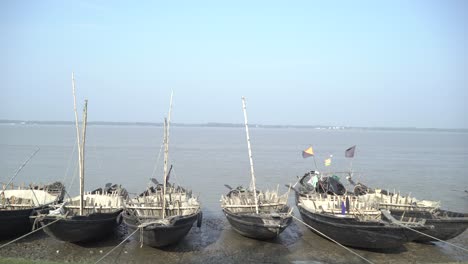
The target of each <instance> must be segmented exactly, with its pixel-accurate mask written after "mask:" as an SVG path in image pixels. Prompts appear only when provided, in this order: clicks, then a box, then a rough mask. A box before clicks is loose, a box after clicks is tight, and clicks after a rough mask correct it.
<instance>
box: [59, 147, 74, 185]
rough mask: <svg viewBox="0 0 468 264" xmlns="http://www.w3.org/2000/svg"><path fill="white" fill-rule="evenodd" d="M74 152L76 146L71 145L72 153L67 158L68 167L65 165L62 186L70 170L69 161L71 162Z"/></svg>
mask: <svg viewBox="0 0 468 264" xmlns="http://www.w3.org/2000/svg"><path fill="white" fill-rule="evenodd" d="M75 150H76V144H73V150H72V152H71V153H70V157H69V158H68V165H67V169H66V171H65V174H64V175H63V180H62V182H63V184H64V185H65V180H66V178H67V176H68V171H69V170H70V165H71V161H72V158H73V154H74V153H75Z"/></svg>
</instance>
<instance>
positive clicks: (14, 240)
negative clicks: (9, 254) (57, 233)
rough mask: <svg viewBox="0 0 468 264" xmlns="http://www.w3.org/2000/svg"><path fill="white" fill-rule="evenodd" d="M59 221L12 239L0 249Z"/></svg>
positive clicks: (0, 247)
mask: <svg viewBox="0 0 468 264" xmlns="http://www.w3.org/2000/svg"><path fill="white" fill-rule="evenodd" d="M60 220H62V218H59V219H57V220H54V221H52V222H50V223H48V224H47V225H43V226H41V227H40V228H37V229H34V230H33V231H31V232H29V233H27V234H25V235H22V236H20V237H18V238H16V239H13V240H12V241H10V242H8V243H6V244H3V245H1V246H0V249H2V248H4V247H6V246H8V245H10V244H11V243H14V242H16V241H18V240H20V239H22V238H25V237H27V236H29V235H31V234H33V233H35V232H37V231H39V230H41V229H43V228H44V227H47V226H50V225H51V224H54V223H56V222H58V221H60Z"/></svg>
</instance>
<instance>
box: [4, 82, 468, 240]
mask: <svg viewBox="0 0 468 264" xmlns="http://www.w3.org/2000/svg"><path fill="white" fill-rule="evenodd" d="M72 80H73V81H72V83H73V95H75V88H74V78H73V77H72ZM74 98H75V96H74ZM74 103H75V121H76V132H77V145H78V160H79V161H78V162H79V171H80V195H79V196H76V197H69V198H67V199H64V193H65V189H64V187H63V185H61V184H59V183H55V184H53V185H49V186H42V187H39V186H29V187H14V186H11V185H4V186H3V190H2V191H1V197H0V198H1V200H0V202H1V203H0V236H1V237H0V238H5V237H12V236H18V235H19V234H24V233H27V232H28V231H30V230H31V229H34V228H41V229H43V230H44V231H45V233H47V234H48V235H50V236H52V237H54V238H56V239H59V240H62V241H68V242H74V243H76V242H86V241H91V240H94V241H95V240H99V239H104V238H105V237H106V236H108V235H109V234H110V233H112V232H113V231H114V230H115V229H116V226H117V225H119V224H121V223H122V222H123V224H125V225H126V226H127V228H128V231H129V234H130V235H133V234H135V233H137V232H138V231H139V232H138V233H139V234H138V236H139V239H140V241H141V243H142V245H148V246H151V247H158V248H159V247H165V246H168V245H173V244H175V243H177V242H178V241H180V240H181V239H183V238H184V237H185V236H186V235H187V233H188V232H189V231H190V230H191V228H192V226H193V225H194V223H195V222H197V226H198V227H200V226H201V224H202V210H201V208H200V202H199V199H198V197H196V196H194V195H193V194H192V192H191V191H190V190H188V189H186V188H184V187H181V186H176V185H173V184H170V183H169V180H168V179H169V178H170V174H171V171H172V166H171V167H169V131H170V130H169V128H170V118H171V110H172V95H171V103H170V107H169V114H168V118H167V119H165V120H164V144H163V146H164V169H163V177H162V178H163V181H162V183H160V182H158V181H157V180H156V179H151V182H152V185H151V186H150V187H147V188H145V189H144V190H143V191H142V192H141V194H139V195H137V196H135V197H132V198H130V197H129V196H128V193H127V192H126V190H125V189H124V188H122V187H121V186H120V185H117V184H114V185H112V184H107V185H106V186H105V187H104V188H99V189H96V190H93V191H91V192H85V191H84V178H85V177H84V176H85V155H84V154H85V139H86V120H87V101H85V104H84V110H83V124H82V126H81V130H80V126H79V124H78V115H77V112H76V99H75V101H74ZM242 105H243V111H244V118H245V128H246V135H247V146H248V154H249V160H250V169H251V184H250V186H249V188H243V187H237V188H232V187H230V186H229V185H226V187H228V188H229V191H228V193H227V194H226V195H224V196H222V197H221V207H222V210H223V212H224V214H225V216H226V218H227V220H228V221H229V223H230V224H231V226H232V228H233V229H234V230H235V231H237V232H238V233H240V234H241V235H243V236H246V237H250V238H254V239H262V240H264V239H273V238H275V237H277V236H279V235H280V233H281V232H282V231H284V230H285V229H286V228H287V227H288V226H289V225H290V224H291V222H292V220H293V218H295V217H294V216H293V208H292V207H290V206H289V205H288V198H289V193H290V191H291V190H293V191H294V193H295V201H296V206H297V208H298V209H299V212H300V215H301V217H302V219H303V221H304V222H305V224H306V225H307V226H308V227H309V228H311V229H312V230H313V231H315V232H317V233H319V234H321V235H322V236H325V237H326V238H328V239H332V240H335V241H336V242H337V243H340V244H342V245H346V246H351V247H359V248H392V247H399V246H401V245H402V244H403V243H406V242H409V241H422V242H427V241H435V240H447V239H451V238H453V237H455V236H457V235H459V234H461V233H462V232H464V231H465V230H466V228H467V227H468V215H467V214H463V213H454V212H447V211H444V210H441V209H440V204H439V203H438V202H432V201H419V200H416V199H415V198H410V197H404V196H400V195H399V194H395V193H389V192H386V191H383V190H379V189H372V188H368V187H367V186H365V185H363V184H359V183H358V184H356V183H354V181H353V180H352V178H351V177H350V176H352V174H350V175H349V177H348V179H349V181H350V182H351V183H352V184H353V185H352V186H353V187H352V191H348V190H347V188H345V187H344V185H343V184H342V183H341V182H340V181H339V177H337V176H336V175H329V174H326V173H319V172H317V171H311V172H308V173H306V174H305V175H304V176H302V177H301V178H300V179H299V180H298V182H297V183H296V184H295V185H293V186H288V187H289V191H288V192H286V193H285V194H282V195H280V194H279V190H278V189H277V190H270V191H262V190H257V188H256V178H255V174H254V166H253V159H252V152H251V146H250V137H249V130H248V122H247V113H246V105H245V98H244V97H242ZM348 189H349V188H348Z"/></svg>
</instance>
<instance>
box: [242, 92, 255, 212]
mask: <svg viewBox="0 0 468 264" xmlns="http://www.w3.org/2000/svg"><path fill="white" fill-rule="evenodd" d="M242 109H243V110H244V120H245V133H246V135H247V148H248V149H249V160H250V174H251V176H252V185H253V193H254V200H255V212H256V213H257V214H258V201H257V189H256V186H255V173H254V166H253V159H252V150H251V148H250V136H249V126H248V124H247V109H246V108H245V97H244V96H242Z"/></svg>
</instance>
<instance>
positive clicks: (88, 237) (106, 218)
mask: <svg viewBox="0 0 468 264" xmlns="http://www.w3.org/2000/svg"><path fill="white" fill-rule="evenodd" d="M72 84H73V98H74V99H75V98H76V97H75V81H74V77H73V75H72ZM87 105H88V101H87V100H85V104H84V111H83V129H82V136H81V140H80V133H79V127H78V115H77V112H76V99H75V100H74V109H75V121H76V122H75V125H76V135H77V145H78V161H79V170H80V195H79V196H77V197H74V198H70V199H66V200H65V201H64V202H63V203H62V204H60V205H58V206H57V207H58V208H56V209H55V210H50V211H48V212H44V213H42V214H39V215H38V216H37V219H36V221H37V222H39V223H40V224H41V226H42V227H43V228H44V231H45V233H47V234H48V235H49V236H51V237H54V238H56V239H58V240H62V241H67V242H74V243H75V242H87V241H95V240H101V239H103V238H105V237H106V236H108V235H109V234H110V233H112V232H113V231H114V230H115V228H116V226H117V224H118V216H119V215H120V213H121V212H122V210H123V205H124V201H123V200H124V199H125V195H126V191H125V190H124V189H123V188H121V187H120V186H118V187H117V188H116V190H115V191H111V192H110V193H109V191H106V192H104V191H102V192H99V191H94V193H85V192H84V176H85V173H84V172H85V167H84V161H85V155H84V154H85V142H86V121H87ZM108 185H110V184H108ZM106 187H109V186H106Z"/></svg>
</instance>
